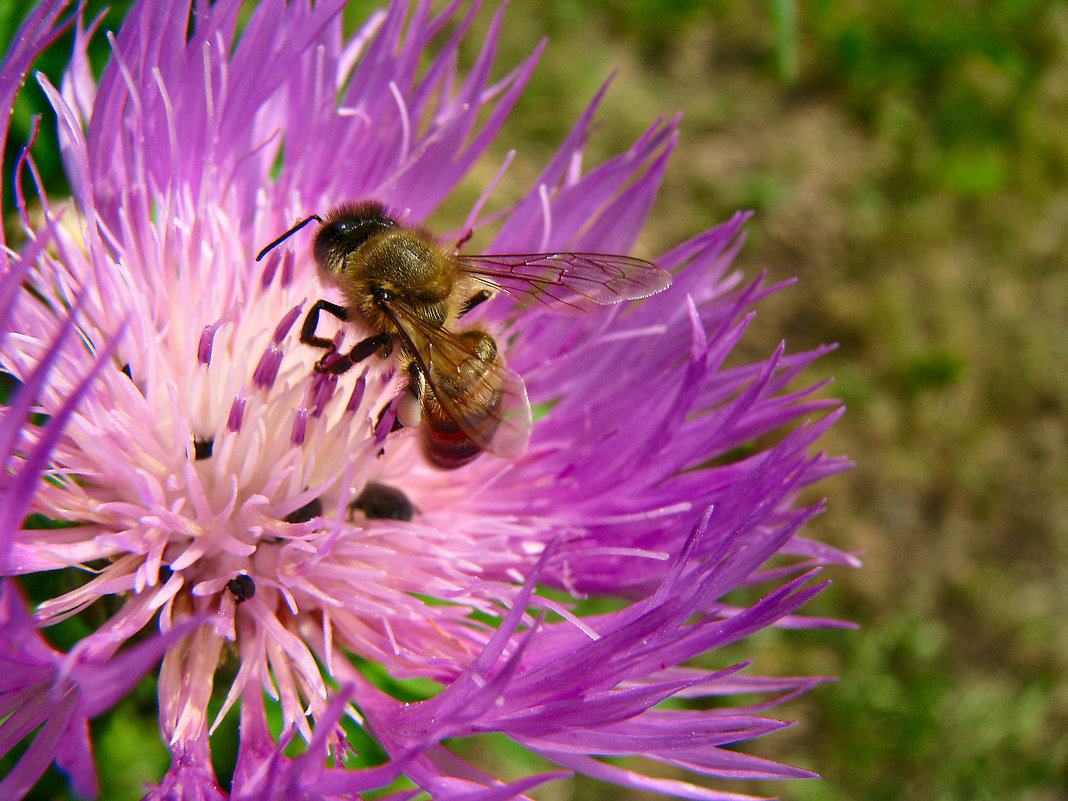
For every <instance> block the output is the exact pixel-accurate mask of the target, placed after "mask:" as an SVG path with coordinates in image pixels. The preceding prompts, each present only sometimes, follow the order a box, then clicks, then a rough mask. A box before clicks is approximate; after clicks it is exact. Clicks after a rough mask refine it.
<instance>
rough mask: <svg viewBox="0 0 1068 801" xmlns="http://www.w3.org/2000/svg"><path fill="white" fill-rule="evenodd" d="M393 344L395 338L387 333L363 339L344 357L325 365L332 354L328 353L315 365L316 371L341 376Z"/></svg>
mask: <svg viewBox="0 0 1068 801" xmlns="http://www.w3.org/2000/svg"><path fill="white" fill-rule="evenodd" d="M392 343H393V337H391V336H390V335H389V334H387V333H385V332H382V333H381V334H375V335H374V336H371V337H367V339H361V340H360V341H359V342H357V343H356V344H355V345H353V346H352V350H350V351H349V352H348V353H346V354H345V355H344V356H339V357H337V358H336V359H334V360H333V361H332V362H330V363H329V364H326V363H325V360H326V359H327V358H328V357H329V356H330V353H327V354H326V355H325V356H323V358H322V359H320V360H319V361H317V362H316V363H315V370H316V372H319V373H330V374H331V375H341V374H342V373H345V372H348V370H349V368H350V367H352V366H353V365H354V364H359V363H360V362H362V361H363V360H364V359H366V358H367V357H368V356H370V355H371V354H372V353H374V352H375V351H377V350H381V349H382V348H384V347H386V346H387V345H391V344H392ZM330 344H331V345H333V344H334V343H333V342H331V343H330ZM332 351H333V349H332V348H331V352H332Z"/></svg>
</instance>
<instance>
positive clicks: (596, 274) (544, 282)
mask: <svg viewBox="0 0 1068 801" xmlns="http://www.w3.org/2000/svg"><path fill="white" fill-rule="evenodd" d="M455 258H456V261H457V262H458V263H459V265H460V269H461V270H463V272H464V274H465V275H467V276H468V277H469V278H470V279H471V280H472V281H473V282H474V283H476V284H480V285H481V286H483V287H486V288H489V289H490V290H492V291H500V292H505V293H507V294H509V295H511V296H512V297H514V298H517V299H519V300H522V299H524V298H528V297H529V298H533V299H534V300H536V301H538V302H539V303H541V304H543V305H545V306H547V307H548V308H550V309H553V310H554V311H564V312H581V311H588V310H589V309H590V308H591V306H592V304H598V305H608V304H612V303H621V302H622V301H624V300H635V299H637V298H645V297H648V296H649V295H655V294H656V293H657V292H661V291H663V290H665V289H667V288H668V287H669V286H671V273H669V272H668V271H667V270H665V269H663V268H662V267H658V266H657V265H655V264H653V263H652V262H649V261H645V260H644V259H637V258H634V257H633V256H618V255H612V254H610V253H520V254H511V255H509V254H505V255H477V256H468V255H464V254H457V255H456V257H455Z"/></svg>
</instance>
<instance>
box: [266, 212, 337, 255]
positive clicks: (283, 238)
mask: <svg viewBox="0 0 1068 801" xmlns="http://www.w3.org/2000/svg"><path fill="white" fill-rule="evenodd" d="M312 220H315V221H316V222H317V223H319V224H320V225H322V224H323V218H322V217H320V216H319V215H318V214H312V215H311V216H310V217H305V218H304V219H303V220H301V221H300V222H299V223H297V224H296V225H294V226H293V227H292V228H290V229H289V230H288V231H286V232H285V233H284V234H282V235H281V236H280V237H278V238H277V239H276V240H274V241H273V242H271V244H269V245H268V246H267V247H265V248H264V249H263V250H261V251H260V252H259V253H257V254H256V261H259V260H260V259H262V258H263V257H264V256H266V255H267V253H268V252H269V251H270V250H271V249H272V248H274V247H276V246H277V245H280V244H281V243H283V242H285V241H286V240H287V239H289V237H291V236H293V234H295V233H296V232H297V231H299V230H300V229H301V228H303V227H304V226H305V225H307V224H308V223H310V222H311V221H312Z"/></svg>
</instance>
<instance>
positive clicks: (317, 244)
mask: <svg viewBox="0 0 1068 801" xmlns="http://www.w3.org/2000/svg"><path fill="white" fill-rule="evenodd" d="M395 225H396V222H395V221H394V220H393V218H392V217H390V216H388V214H387V212H386V207H385V206H383V205H382V204H381V203H377V202H374V201H370V202H364V203H357V204H355V205H344V206H339V207H338V208H336V209H334V211H333V212H331V213H330V215H329V216H328V217H327V218H326V220H325V221H324V222H323V224H322V225H321V226H320V227H319V230H318V232H317V233H316V234H315V241H314V243H313V244H312V252H313V254H314V255H315V262H316V263H317V264H318V265H319V269H320V270H322V271H323V273H324V274H325V275H326V276H327V277H329V278H334V279H336V278H337V277H338V276H339V275H340V273H341V270H342V269H344V266H345V259H346V257H347V256H348V255H349V254H351V253H355V252H356V251H357V250H358V249H359V248H360V247H361V246H362V245H363V244H364V243H365V242H367V241H368V240H369V239H371V238H372V237H374V236H376V235H377V234H379V233H381V232H382V231H384V230H388V229H390V228H393V227H394V226H395Z"/></svg>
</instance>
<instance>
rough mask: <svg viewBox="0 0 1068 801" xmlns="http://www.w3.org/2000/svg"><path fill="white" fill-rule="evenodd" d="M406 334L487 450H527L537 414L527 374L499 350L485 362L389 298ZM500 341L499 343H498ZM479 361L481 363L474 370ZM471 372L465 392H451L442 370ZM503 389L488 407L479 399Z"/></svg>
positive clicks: (448, 407) (464, 425)
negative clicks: (510, 365) (511, 367)
mask: <svg viewBox="0 0 1068 801" xmlns="http://www.w3.org/2000/svg"><path fill="white" fill-rule="evenodd" d="M386 307H387V309H388V312H389V314H390V317H391V318H392V320H393V322H394V323H395V324H396V326H397V329H398V330H399V331H400V332H401V336H402V337H403V338H404V339H405V340H406V342H407V345H408V346H409V347H408V350H410V351H411V353H412V354H413V357H414V359H415V361H416V363H417V364H418V365H419V369H420V370H422V371H423V376H424V377H425V378H426V380H427V383H428V384H429V385H430V388H431V390H433V392H434V397H435V398H437V400H438V402H439V403H440V404H441V406H442V408H443V409H444V410H445V412H446V414H448V415H449V417H450V418H452V421H453V422H454V423H456V425H457V426H458V427H459V428H460V430H461V431H463V432H464V434H465V435H466V436H467V437H468V438H469V439H470V440H471V441H472V442H474V443H475V444H476V445H478V446H479V447H480V448H481V449H482V450H485V451H489V452H490V453H493V454H496V455H497V456H502V457H504V458H506V459H515V458H518V457H520V456H522V455H523V454H524V453H526V451H527V443H528V442H529V441H530V432H531V428H532V427H533V420H532V417H531V412H530V401H529V400H528V399H527V388H526V385H525V384H524V383H523V379H522V378H521V377H520V376H519V375H518V374H517V373H515V372H514V371H512V370H509V369H508V368H507V367H506V366H505V364H504V358H503V356H501V355H500V354H499V353H498V355H497V358H496V359H494V360H493V361H492V362H488V363H487V362H484V361H482V360H481V359H480V358H479V356H478V355H477V354H476V353H474V352H473V351H472V350H471V348H470V347H469V346H468V345H467V344H465V343H464V342H463V340H461V339H460V338H459V337H458V336H457V335H455V334H453V333H450V332H449V331H447V330H445V329H443V328H440V327H436V326H433V325H430V324H429V323H427V322H426V321H425V320H423V319H421V318H420V317H419V316H418V315H415V314H412V313H411V311H409V310H408V308H407V307H405V306H404V305H403V304H399V303H389V302H387V303H386ZM498 347H499V345H498ZM473 363H476V364H477V365H478V369H476V370H471V368H470V365H471V364H473ZM465 373H468V374H469V375H470V377H471V378H472V383H471V385H470V386H469V387H467V388H466V390H465V392H464V393H461V394H457V393H455V392H449V391H448V389H447V388H445V387H443V386H442V385H441V383H440V376H442V375H452V374H455V375H464V374H465ZM498 392H499V393H500V395H501V398H500V403H499V404H497V406H496V408H493V409H489V410H487V409H486V408H485V407H484V406H481V405H479V404H478V403H477V402H475V400H474V399H476V398H480V397H487V396H488V397H492V396H493V395H494V394H495V393H498Z"/></svg>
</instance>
